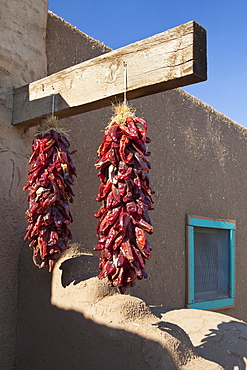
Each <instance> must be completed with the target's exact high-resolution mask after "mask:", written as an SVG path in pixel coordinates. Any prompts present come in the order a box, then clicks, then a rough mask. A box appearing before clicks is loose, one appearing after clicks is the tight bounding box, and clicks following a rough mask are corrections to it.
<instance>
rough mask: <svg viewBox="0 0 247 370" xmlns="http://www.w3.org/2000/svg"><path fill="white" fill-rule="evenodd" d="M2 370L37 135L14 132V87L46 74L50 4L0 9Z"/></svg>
mask: <svg viewBox="0 0 247 370" xmlns="http://www.w3.org/2000/svg"><path fill="white" fill-rule="evenodd" d="M0 18H1V37H0V131H1V136H0V158H1V176H0V193H1V197H0V210H1V211H0V218H1V220H0V223H1V228H0V259H1V269H0V281H1V284H0V368H1V369H12V368H13V363H14V358H15V349H16V323H17V306H18V303H17V292H18V262H19V253H20V249H21V246H22V244H23V235H24V231H25V229H24V228H23V226H24V223H23V221H24V220H23V217H24V212H25V208H26V196H25V194H23V192H22V185H23V184H24V181H25V178H26V171H27V156H28V154H29V150H30V149H29V146H30V142H31V140H32V136H33V132H34V131H33V130H29V132H26V133H25V130H24V129H18V128H13V127H12V126H11V120H12V108H13V107H12V92H13V88H15V87H19V86H22V85H24V84H27V83H29V82H31V81H33V80H36V79H38V78H41V77H43V76H45V75H46V69H47V67H46V63H47V62H46V53H45V31H46V18H47V3H46V1H44V0H37V1H35V5H34V4H30V3H29V2H28V3H27V2H24V1H22V2H21V1H8V0H2V1H1V4H0Z"/></svg>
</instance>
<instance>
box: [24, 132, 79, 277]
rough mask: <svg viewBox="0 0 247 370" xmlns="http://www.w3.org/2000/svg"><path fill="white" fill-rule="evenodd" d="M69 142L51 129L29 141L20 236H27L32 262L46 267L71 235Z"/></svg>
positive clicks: (65, 246)
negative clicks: (25, 204) (23, 223)
mask: <svg viewBox="0 0 247 370" xmlns="http://www.w3.org/2000/svg"><path fill="white" fill-rule="evenodd" d="M69 146H70V143H69V141H68V139H67V138H66V137H65V136H64V135H63V134H62V133H59V132H57V131H56V130H55V129H51V130H46V131H45V133H44V134H39V135H37V136H36V137H35V139H34V142H33V145H32V156H31V158H30V160H29V164H30V168H29V171H28V179H27V182H26V184H25V185H24V187H23V190H29V196H28V201H29V208H28V210H27V211H26V219H27V222H28V223H29V225H28V227H27V233H26V236H25V238H24V240H27V239H29V240H30V244H29V246H30V247H32V248H33V261H34V264H35V265H36V266H38V267H39V268H43V267H45V266H46V265H48V267H49V271H52V269H53V266H54V263H55V261H56V258H57V256H58V254H59V253H61V252H62V251H64V250H65V249H67V248H68V246H67V243H68V241H69V240H70V239H71V238H72V235H71V232H70V230H69V228H68V225H69V224H70V223H71V222H72V221H73V219H72V215H71V213H70V210H69V203H72V202H73V197H74V193H73V190H72V188H71V185H72V184H73V182H74V178H73V177H74V176H76V170H75V167H74V165H73V163H72V160H71V157H70V154H72V153H70V152H69V150H68V149H69ZM73 153H74V152H73Z"/></svg>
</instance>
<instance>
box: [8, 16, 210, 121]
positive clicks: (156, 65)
mask: <svg viewBox="0 0 247 370" xmlns="http://www.w3.org/2000/svg"><path fill="white" fill-rule="evenodd" d="M124 62H126V63H127V99H128V100H130V99H134V98H138V97H142V96H146V95H150V94H155V93H158V92H161V91H165V90H169V89H173V88H176V87H181V86H185V85H189V84H193V83H196V82H201V81H205V80H206V79H207V63H206V31H205V30H204V29H203V28H202V27H201V26H200V25H198V24H197V23H196V22H194V21H191V22H188V23H185V24H183V25H181V26H178V27H175V28H173V29H170V30H168V31H165V32H163V33H160V34H157V35H155V36H152V37H149V38H147V39H144V40H141V41H138V42H136V43H134V44H131V45H128V46H125V47H123V48H120V49H117V50H114V51H111V52H109V53H106V54H103V55H101V56H99V57H96V58H94V59H91V60H88V61H86V62H83V63H80V64H77V65H75V66H73V67H70V68H67V69H65V70H62V71H60V72H57V73H54V74H53V75H51V76H48V77H45V78H43V79H41V80H38V81H35V82H33V83H31V84H29V85H27V86H24V87H21V88H19V89H16V90H15V92H14V111H13V122H12V123H13V125H17V124H25V125H27V126H32V125H35V124H37V123H38V122H40V120H41V119H42V118H44V117H45V116H46V115H47V114H50V113H51V106H52V104H51V100H52V98H51V95H52V94H55V114H56V115H57V116H58V117H59V118H65V117H68V116H72V115H76V114H79V113H83V112H88V111H91V110H95V109H98V108H103V107H106V106H109V105H111V104H112V103H116V102H119V101H122V100H123V90H124V67H123V63H124Z"/></svg>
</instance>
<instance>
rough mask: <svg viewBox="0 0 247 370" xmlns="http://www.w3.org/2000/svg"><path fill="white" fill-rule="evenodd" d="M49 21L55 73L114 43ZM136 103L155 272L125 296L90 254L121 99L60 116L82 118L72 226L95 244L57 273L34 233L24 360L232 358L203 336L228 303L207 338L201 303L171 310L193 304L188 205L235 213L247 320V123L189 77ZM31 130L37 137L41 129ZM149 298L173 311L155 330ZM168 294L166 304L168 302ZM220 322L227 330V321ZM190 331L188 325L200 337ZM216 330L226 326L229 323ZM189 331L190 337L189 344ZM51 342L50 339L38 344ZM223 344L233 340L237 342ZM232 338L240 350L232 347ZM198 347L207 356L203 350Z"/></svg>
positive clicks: (27, 270)
mask: <svg viewBox="0 0 247 370" xmlns="http://www.w3.org/2000/svg"><path fill="white" fill-rule="evenodd" d="M47 30H48V33H47V59H48V60H47V63H48V73H53V72H56V71H58V70H61V69H63V68H65V67H68V66H70V65H73V64H75V63H78V62H80V61H83V60H86V59H88V56H90V57H93V56H97V55H99V54H101V53H102V52H105V51H107V49H105V47H104V46H103V45H101V44H99V43H98V42H97V41H93V40H92V39H91V38H89V37H88V36H87V35H85V34H83V33H81V32H80V31H78V30H76V29H75V28H73V27H71V26H70V25H68V24H67V23H66V22H64V21H62V20H61V19H60V18H59V17H57V16H55V15H53V14H51V13H50V14H49V19H48V29H47ZM71 40H76V42H72V41H71ZM55 45H56V48H55V47H54V46H55ZM78 46H80V47H78ZM132 103H133V104H134V106H135V107H136V108H137V115H139V116H141V117H144V118H145V119H146V120H147V121H148V123H149V126H150V128H149V133H148V135H149V136H150V137H151V138H152V140H153V141H152V143H151V144H150V150H151V151H152V156H151V162H152V170H151V173H150V177H151V181H152V186H153V187H154V188H155V190H156V194H155V211H153V212H150V216H151V218H152V220H153V224H154V230H155V232H154V234H153V235H152V236H151V237H150V242H151V244H152V246H153V253H152V258H151V260H150V261H148V263H147V271H148V273H149V278H148V279H147V280H146V281H140V282H139V283H138V284H137V286H136V287H134V288H133V289H131V290H130V291H129V293H130V294H131V296H128V295H127V296H126V297H122V296H119V295H116V293H115V291H112V289H111V288H109V286H108V284H107V282H105V281H104V282H101V283H100V282H99V281H98V280H97V278H96V277H95V276H96V274H97V272H96V271H97V266H96V265H97V258H96V257H95V256H92V255H91V250H92V247H93V246H94V245H95V243H96V241H97V238H96V235H95V227H96V223H97V221H96V220H95V219H94V218H93V214H94V213H95V211H96V210H97V209H98V206H99V204H97V202H95V200H94V198H95V196H96V194H97V188H98V185H99V183H98V180H97V172H96V171H95V169H94V162H95V160H96V151H97V148H98V145H99V144H100V142H101V140H102V136H103V133H102V130H103V129H104V127H105V126H106V125H107V123H108V121H109V119H110V117H111V110H110V109H101V110H98V111H95V112H91V113H87V114H83V115H79V116H76V117H73V118H69V119H66V120H61V125H63V127H64V128H66V129H67V128H69V129H70V130H71V132H70V136H71V143H72V150H73V149H77V150H78V151H77V153H76V154H75V155H74V163H75V165H76V167H77V172H78V180H77V181H76V183H75V193H76V200H75V203H74V204H73V206H72V207H71V208H72V213H73V216H74V220H75V221H74V223H73V224H72V225H71V229H72V232H73V235H74V242H78V243H77V245H81V244H83V245H84V247H83V251H84V254H83V256H82V255H81V251H78V250H77V249H76V248H75V249H74V250H73V249H71V251H70V252H68V254H65V255H64V256H63V258H62V259H61V260H59V261H58V264H57V266H56V270H55V271H54V275H53V276H51V275H49V274H48V272H47V271H45V270H42V271H40V270H38V269H37V268H36V267H35V266H33V265H32V261H31V251H29V249H28V248H27V245H23V250H22V254H21V259H20V275H19V280H20V289H19V326H18V356H17V365H18V366H17V368H18V369H33V368H35V369H44V368H45V369H55V368H59V369H60V368H61V369H63V368H69V367H71V364H73V366H74V368H76V369H80V368H81V367H82V366H83V368H85V369H87V368H88V369H97V368H99V364H100V367H101V368H107V369H113V368H120V369H121V368H123V369H126V368H130V369H134V368H135V369H137V368H144V369H145V368H146V369H149V368H161V369H162V368H164V369H178V368H181V369H183V368H184V369H186V366H187V369H189V368H190V369H198V370H199V369H217V368H222V367H220V366H221V365H222V362H220V359H219V358H218V359H217V358H216V359H214V358H212V357H210V356H209V355H208V353H210V351H209V350H208V349H207V346H208V345H209V344H210V343H213V341H211V340H210V341H207V340H204V339H205V338H206V339H207V338H208V336H207V333H209V334H210V333H212V334H214V332H213V331H210V329H213V330H216V327H218V325H220V321H221V322H224V323H225V322H226V325H225V324H224V328H223V329H224V330H225V328H227V330H228V328H229V327H230V326H228V323H229V319H228V318H226V317H225V316H224V317H222V315H220V314H219V315H220V318H219V317H218V316H217V318H219V321H218V322H217V320H216V319H213V321H214V320H216V321H214V326H213V327H211V326H210V325H211V322H210V319H209V320H208V321H207V322H208V327H207V330H208V331H207V332H204V331H203V332H201V334H198V335H199V337H200V335H201V337H200V338H201V339H200V340H199V337H198V336H195V334H194V329H193V330H192V328H188V326H186V321H188V322H189V320H192V317H194V316H195V312H194V311H187V310H186V312H188V315H190V319H188V317H187V316H184V317H185V322H183V320H182V319H181V320H180V319H179V313H180V312H182V315H183V312H185V311H184V310H181V311H174V317H172V316H167V318H166V317H165V315H166V314H167V315H169V312H167V310H168V309H169V310H170V309H172V308H183V307H184V304H185V289H186V268H185V219H186V214H188V213H190V214H197V215H200V216H207V217H217V218H230V219H236V221H237V240H236V242H237V243H236V263H237V266H238V268H237V271H236V288H237V289H236V296H237V299H236V302H237V304H236V307H235V308H233V309H230V310H226V313H227V314H229V315H231V316H234V317H237V318H240V319H244V320H245V321H246V320H247V311H246V296H247V282H246V278H245V268H244V267H245V266H244V265H243V261H245V260H246V250H245V248H244V246H245V235H246V215H245V209H246V206H245V199H247V197H246V194H245V193H246V186H245V185H244V184H246V183H247V182H246V180H247V178H246V177H247V176H246V170H245V156H246V130H245V129H244V128H242V127H240V126H239V125H237V124H235V123H234V122H232V121H231V120H229V119H228V118H227V117H225V116H223V115H222V114H220V113H218V112H217V111H215V110H214V109H213V108H211V107H209V106H207V105H206V104H204V103H202V102H201V101H199V100H198V99H196V98H193V97H191V96H190V95H189V94H187V93H185V92H183V91H182V90H180V89H178V90H174V91H170V92H167V93H161V94H157V95H153V96H151V97H145V98H142V99H138V100H135V101H133V102H132ZM24 137H25V140H26V141H25V142H26V144H27V146H29V147H30V148H31V140H32V130H28V131H27V132H26V133H25V135H24ZM19 188H20V187H19ZM19 191H20V190H19ZM23 227H24V226H23ZM85 253H87V254H86V255H85ZM66 256H67V257H66ZM241 266H242V267H241ZM51 278H52V281H51ZM138 298H139V299H138ZM143 300H144V301H146V302H147V303H148V304H151V305H154V306H155V307H154V308H153V312H154V313H155V312H156V316H157V315H158V316H157V319H155V320H156V323H157V322H163V321H164V320H165V322H166V326H165V325H163V326H162V325H160V327H159V326H157V325H156V327H154V326H152V330H147V327H148V328H149V326H148V325H150V320H153V316H152V315H150V311H149V310H150V308H149V307H147V306H146V304H145V303H144V302H143ZM157 305H160V306H161V309H160V311H159V310H158V308H157V307H156V306H157ZM157 312H159V314H158V313H157ZM196 312H197V311H196ZM223 312H224V311H223ZM133 313H134V316H135V315H136V316H135V317H133ZM176 313H178V315H176ZM203 315H204V312H201V311H199V312H198V316H197V318H198V320H197V321H196V322H195V321H194V322H193V325H192V326H193V327H197V326H199V327H201V322H202V321H203ZM213 315H216V314H213ZM191 316H192V317H191ZM168 317H169V318H168ZM205 317H206V316H205ZM214 317H215V316H214ZM143 320H144V321H143ZM176 320H177V321H176ZM233 321H234V322H237V324H236V326H235V324H234V325H233V327H231V328H230V332H231V333H230V335H234V330H235V329H236V328H237V329H236V330H237V331H239V330H240V335H239V336H235V337H234V338H235V339H234V340H235V344H234V345H235V346H236V345H239V343H240V342H241V346H242V345H243V349H240V351H239V352H237V351H235V352H236V353H237V356H238V357H236V358H237V360H236V361H240V364H241V366H242V364H243V361H245V358H244V357H246V356H245V353H244V351H245V349H246V347H245V341H244V340H245V339H243V338H245V326H241V329H239V326H238V324H239V321H238V320H235V319H234V320H233ZM167 323H168V324H169V325H170V326H169V325H168V326H167ZM198 323H200V324H198ZM135 324H137V325H135ZM152 324H153V322H152ZM172 324H173V325H172ZM125 325H126V326H125ZM138 325H141V326H138ZM174 325H175V326H174ZM243 325H245V324H243ZM145 328H146V329H145ZM163 329H164V330H163ZM218 330H219V331H220V332H221V330H222V326H221V327H218ZM185 332H187V333H189V335H190V337H191V341H192V342H193V344H194V347H196V349H195V348H194V347H193V346H192V344H191V342H190V340H189V338H188V336H187V334H186V333H185ZM37 333H38V335H37ZM232 333H233V334H232ZM235 333H236V332H235ZM212 336H213V335H212ZM216 336H217V338H219V336H218V332H217V333H216ZM171 337H172V338H171ZM157 338H158V339H157ZM224 340H225V338H224ZM224 340H223V343H224ZM43 343H45V344H46V345H45V348H44V347H43ZM133 343H134V345H133ZM183 343H186V346H185V347H184V348H182V349H181V351H179V350H178V348H179V346H180V344H183ZM200 343H201V344H200ZM208 343H209V344H208ZM40 346H41V350H37V349H39V348H40ZM241 346H240V348H242V347H241ZM172 347H173V351H171V348H172ZM222 348H223V349H222V350H224V351H225V350H228V347H227V349H226V346H223V347H222ZM230 348H232V349H229V351H231V356H234V354H233V352H234V350H233V347H230ZM234 348H236V347H234ZM211 351H212V349H211ZM171 352H172V353H171ZM196 352H197V353H199V354H200V355H201V358H199V357H198V356H194V353H196ZM235 352H234V353H235ZM109 353H110V356H109ZM154 353H155V355H154ZM96 354H97V355H96ZM137 354H138V355H137ZM139 354H141V355H140V356H139ZM123 358H124V360H125V362H124V363H123V360H122V359H123ZM207 360H208V361H211V360H214V361H215V364H212V363H206V361H207ZM236 361H235V365H236V364H237V362H236ZM241 361H242V362H241ZM82 364H83V365H82ZM183 366H184V367H183ZM236 366H237V365H236Z"/></svg>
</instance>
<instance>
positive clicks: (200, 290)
mask: <svg viewBox="0 0 247 370" xmlns="http://www.w3.org/2000/svg"><path fill="white" fill-rule="evenodd" d="M194 231H195V234H194V235H195V240H194V242H195V244H194V249H195V250H194V254H195V257H194V258H195V270H194V279H195V301H196V302H199V301H205V300H214V299H220V298H226V297H229V230H223V229H213V228H212V229H211V228H202V227H195V228H194Z"/></svg>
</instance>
